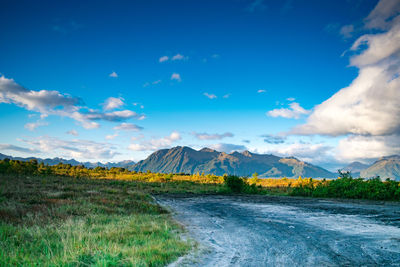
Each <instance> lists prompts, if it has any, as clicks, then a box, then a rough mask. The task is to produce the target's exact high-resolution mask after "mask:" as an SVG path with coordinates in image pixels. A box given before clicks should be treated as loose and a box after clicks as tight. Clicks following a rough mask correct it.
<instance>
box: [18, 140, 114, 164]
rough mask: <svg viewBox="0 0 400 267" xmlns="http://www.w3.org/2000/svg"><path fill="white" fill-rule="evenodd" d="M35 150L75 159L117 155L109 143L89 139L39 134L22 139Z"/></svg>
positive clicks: (109, 157)
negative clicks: (66, 138) (64, 138)
mask: <svg viewBox="0 0 400 267" xmlns="http://www.w3.org/2000/svg"><path fill="white" fill-rule="evenodd" d="M21 141H22V142H25V143H26V144H28V145H29V146H31V147H33V148H34V149H35V150H36V151H40V153H44V154H46V155H48V154H52V153H59V154H60V155H62V156H63V157H67V158H68V157H69V158H71V157H72V158H75V159H111V158H113V157H114V156H115V155H118V154H119V152H117V151H118V149H117V148H116V147H115V146H114V145H111V144H109V143H99V142H94V141H89V140H80V139H75V140H71V141H67V140H62V139H59V138H56V137H51V136H39V137H35V138H31V139H22V140H21Z"/></svg>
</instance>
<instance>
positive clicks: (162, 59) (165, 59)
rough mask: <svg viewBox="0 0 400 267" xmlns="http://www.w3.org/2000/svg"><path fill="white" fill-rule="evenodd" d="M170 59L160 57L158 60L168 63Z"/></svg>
mask: <svg viewBox="0 0 400 267" xmlns="http://www.w3.org/2000/svg"><path fill="white" fill-rule="evenodd" d="M168 59H169V57H167V56H163V57H160V58H159V59H158V62H160V63H161V62H165V61H168Z"/></svg>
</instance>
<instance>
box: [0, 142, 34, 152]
mask: <svg viewBox="0 0 400 267" xmlns="http://www.w3.org/2000/svg"><path fill="white" fill-rule="evenodd" d="M0 150H6V151H16V152H23V153H35V154H36V153H39V151H38V150H36V149H33V148H26V147H20V146H15V145H10V144H0Z"/></svg>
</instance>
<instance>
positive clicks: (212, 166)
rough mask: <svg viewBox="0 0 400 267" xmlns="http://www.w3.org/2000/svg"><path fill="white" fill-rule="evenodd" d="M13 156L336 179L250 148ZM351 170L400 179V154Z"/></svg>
mask: <svg viewBox="0 0 400 267" xmlns="http://www.w3.org/2000/svg"><path fill="white" fill-rule="evenodd" d="M4 158H10V159H15V160H23V161H27V160H31V159H36V160H37V161H38V162H43V163H45V164H48V165H56V164H58V163H60V162H61V163H64V164H71V165H73V166H75V165H84V166H85V167H87V168H95V167H97V166H100V167H106V168H112V167H121V168H126V169H128V170H135V171H142V172H146V171H147V170H150V171H151V172H161V173H190V174H194V173H203V172H204V173H205V174H215V175H223V174H225V173H227V174H234V175H239V176H251V175H252V174H253V173H255V172H257V173H258V174H259V177H261V178H263V177H288V178H289V177H291V178H297V177H299V176H302V177H313V178H336V177H337V176H338V175H337V174H336V173H333V172H330V171H328V170H326V169H324V168H321V167H319V166H316V165H313V164H310V163H307V162H304V161H301V160H299V159H297V158H294V157H278V156H275V155H271V154H264V155H263V154H255V153H251V152H249V151H244V152H237V151H235V152H232V153H230V154H227V153H225V152H219V151H216V150H213V149H210V148H203V149H200V150H194V149H192V148H190V147H183V146H178V147H173V148H170V149H161V150H158V151H155V152H154V153H152V154H151V155H150V156H148V157H147V158H146V159H145V160H141V161H139V162H137V163H136V164H135V162H133V161H131V160H125V161H120V162H107V163H101V162H95V163H93V162H79V161H76V160H74V159H70V160H67V159H63V158H52V159H49V158H47V159H41V158H35V157H29V158H21V157H12V156H8V155H4V154H1V153H0V160H1V159H4ZM342 170H343V171H350V172H351V174H352V176H353V177H363V178H372V177H376V176H380V177H381V178H382V179H386V178H392V179H395V180H399V181H400V156H399V155H393V156H386V157H382V158H380V159H378V160H377V161H375V162H374V163H373V164H371V165H367V164H363V163H361V162H357V161H356V162H352V163H350V164H349V165H347V166H345V167H343V168H342Z"/></svg>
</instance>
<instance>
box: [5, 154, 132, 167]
mask: <svg viewBox="0 0 400 267" xmlns="http://www.w3.org/2000/svg"><path fill="white" fill-rule="evenodd" d="M5 158H8V159H13V160H21V161H29V160H33V159H35V160H37V161H38V162H39V163H40V162H43V163H44V164H47V165H50V166H53V165H57V164H58V163H63V164H71V165H72V166H77V165H83V166H85V167H87V168H96V167H105V168H112V167H120V168H126V169H131V168H132V166H133V165H134V164H135V162H134V161H131V160H124V161H120V162H107V163H101V162H80V161H76V160H74V159H63V158H52V159H50V158H47V159H42V158H36V157H29V158H21V157H13V156H8V155H4V154H2V153H0V160H2V159H5Z"/></svg>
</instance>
